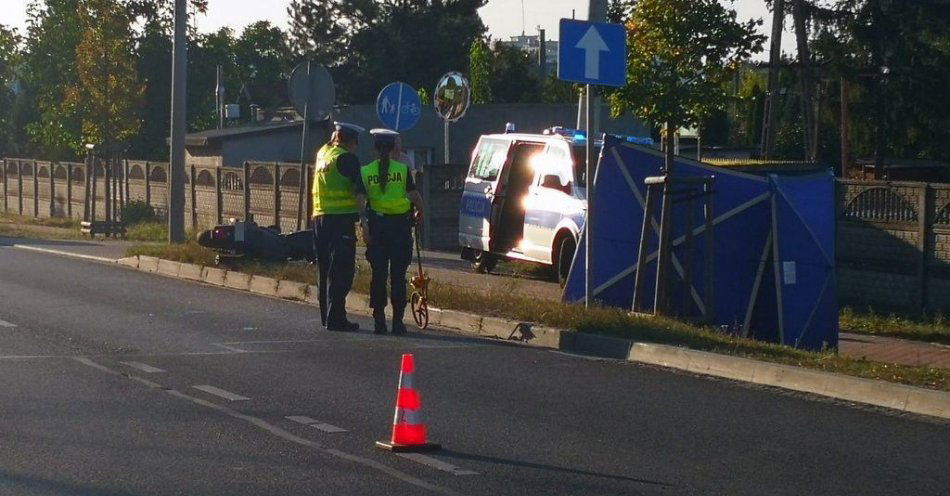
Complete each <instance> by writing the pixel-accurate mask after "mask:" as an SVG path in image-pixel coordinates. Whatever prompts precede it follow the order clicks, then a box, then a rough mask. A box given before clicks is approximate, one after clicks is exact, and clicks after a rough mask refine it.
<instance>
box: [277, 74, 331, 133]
mask: <svg viewBox="0 0 950 496" xmlns="http://www.w3.org/2000/svg"><path fill="white" fill-rule="evenodd" d="M288 89H289V93H290V103H291V104H293V106H294V108H295V109H296V110H297V112H298V113H299V114H300V115H302V116H303V115H305V114H306V111H307V110H308V109H307V108H306V106H307V103H310V108H309V110H310V120H311V121H313V122H320V121H325V120H327V119H329V118H330V115H331V114H332V113H333V104H334V103H336V88H335V87H334V86H333V78H332V77H331V76H330V71H328V70H327V68H326V67H324V66H322V65H320V64H317V63H315V62H303V63H301V64H300V65H298V66H297V67H296V68H294V72H293V74H291V76H290V81H289V88H288Z"/></svg>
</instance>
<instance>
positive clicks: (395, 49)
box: [290, 0, 486, 103]
mask: <svg viewBox="0 0 950 496" xmlns="http://www.w3.org/2000/svg"><path fill="white" fill-rule="evenodd" d="M485 3H486V0H325V1H324V0H295V1H293V2H292V3H291V7H290V13H291V15H292V17H293V21H292V23H291V30H290V38H291V45H292V46H293V48H294V50H295V52H296V53H297V54H298V55H299V56H302V57H311V56H312V57H314V59H315V60H317V61H318V62H322V63H324V64H327V65H328V66H329V67H330V68H331V72H332V73H333V75H334V78H335V79H336V80H338V81H346V84H345V85H341V86H340V88H339V93H338V97H339V99H340V100H343V101H348V102H351V103H360V102H372V101H375V98H376V96H377V94H378V93H379V90H380V89H381V88H382V86H383V85H384V84H386V82H390V81H404V82H406V83H409V84H410V85H412V86H414V87H416V88H421V87H430V86H432V85H433V84H434V83H435V81H438V79H439V78H440V77H441V76H442V75H443V74H444V73H446V72H448V71H451V70H464V69H465V68H466V67H468V56H469V48H470V47H471V43H472V41H473V40H475V39H477V38H481V37H482V36H484V34H485V25H484V24H483V23H482V21H481V18H480V17H479V15H478V9H479V8H481V7H482V6H484V5H485Z"/></svg>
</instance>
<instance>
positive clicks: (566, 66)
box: [557, 19, 627, 86]
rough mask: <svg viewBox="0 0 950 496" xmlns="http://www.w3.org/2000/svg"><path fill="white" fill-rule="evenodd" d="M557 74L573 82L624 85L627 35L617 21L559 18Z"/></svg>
mask: <svg viewBox="0 0 950 496" xmlns="http://www.w3.org/2000/svg"><path fill="white" fill-rule="evenodd" d="M560 37H561V39H560V45H559V46H558V51H557V77H558V78H560V79H563V80H565V81H572V82H575V83H587V84H599V85H604V86H623V85H624V83H625V81H626V79H627V37H626V32H625V31H624V28H623V26H622V25H620V24H608V23H603V22H585V21H575V20H573V19H561V33H560Z"/></svg>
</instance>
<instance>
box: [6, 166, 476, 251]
mask: <svg viewBox="0 0 950 496" xmlns="http://www.w3.org/2000/svg"><path fill="white" fill-rule="evenodd" d="M0 165H2V167H0V168H2V174H0V188H2V193H0V196H2V202H3V203H2V205H0V208H2V209H3V210H2V211H3V212H4V213H12V214H19V215H25V216H29V217H41V218H48V217H69V218H73V219H77V220H105V218H106V217H105V215H106V214H105V212H106V196H107V195H108V196H109V198H110V199H111V200H112V204H114V205H116V206H117V210H118V211H119V212H121V210H122V206H123V205H126V204H128V203H129V202H132V201H143V202H146V203H148V204H149V205H151V206H152V207H153V208H154V209H155V211H156V212H157V213H158V214H159V215H164V214H165V213H166V212H167V210H168V177H169V169H168V164H167V163H162V162H144V161H137V160H124V161H121V162H119V163H117V164H115V165H114V166H113V168H112V170H110V171H106V169H105V168H104V166H103V164H102V163H98V164H96V174H95V175H94V176H95V188H94V189H95V202H94V205H95V206H94V207H93V202H92V201H91V200H92V192H93V186H92V178H93V174H92V169H91V166H90V165H89V164H86V163H66V162H64V163H50V162H41V161H35V160H32V159H17V158H7V159H3V160H2V162H0ZM51 170H52V175H50V171H51ZM466 171H467V167H465V166H461V165H431V166H428V167H426V171H425V172H424V173H422V174H421V176H420V186H421V187H422V190H423V196H424V197H425V199H426V203H427V205H428V207H429V215H428V218H427V219H426V221H425V226H424V232H423V243H424V245H425V246H426V247H428V248H436V249H454V248H455V247H456V246H457V244H458V206H459V200H460V199H461V194H462V193H461V192H462V187H463V185H464V180H465V173H466ZM106 172H110V174H109V177H108V178H107V177H106ZM312 174H313V168H312V167H311V166H308V167H307V170H306V172H305V174H304V178H305V180H306V182H307V183H306V184H305V186H304V191H305V194H304V207H303V208H304V210H303V211H304V212H305V213H306V212H310V208H311V198H310V187H311V181H310V179H311V177H312ZM300 177H301V170H300V164H294V163H277V162H269V163H264V162H245V163H244V164H243V165H242V167H237V168H235V167H225V168H219V167H202V166H196V165H189V166H187V167H186V170H185V227H186V228H187V229H194V230H200V229H207V228H210V227H213V226H214V225H216V224H220V223H222V222H227V221H228V219H231V218H237V219H246V218H251V219H254V221H255V222H257V223H258V224H259V225H262V226H272V225H277V226H280V227H281V229H282V230H283V231H292V230H295V229H296V228H297V213H298V211H299V207H298V199H299V187H300ZM107 183H108V186H109V188H107V187H106V186H107ZM87 200H89V203H88V204H87ZM93 216H94V217H93ZM303 218H304V220H306V218H307V215H304V216H303ZM119 220H121V219H119Z"/></svg>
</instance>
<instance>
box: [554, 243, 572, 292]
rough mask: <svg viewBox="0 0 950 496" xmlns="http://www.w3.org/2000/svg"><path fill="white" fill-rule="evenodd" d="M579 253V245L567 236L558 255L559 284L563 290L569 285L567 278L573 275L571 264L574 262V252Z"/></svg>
mask: <svg viewBox="0 0 950 496" xmlns="http://www.w3.org/2000/svg"><path fill="white" fill-rule="evenodd" d="M576 251H577V243H575V242H574V238H572V237H570V236H566V237H565V238H564V239H563V240H561V246H560V248H559V249H558V251H557V253H558V256H557V266H556V267H555V268H556V269H557V282H558V284H560V285H561V287H562V288H563V287H564V285H565V284H567V276H568V275H569V274H570V273H571V263H572V262H573V261H574V252H576Z"/></svg>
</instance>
